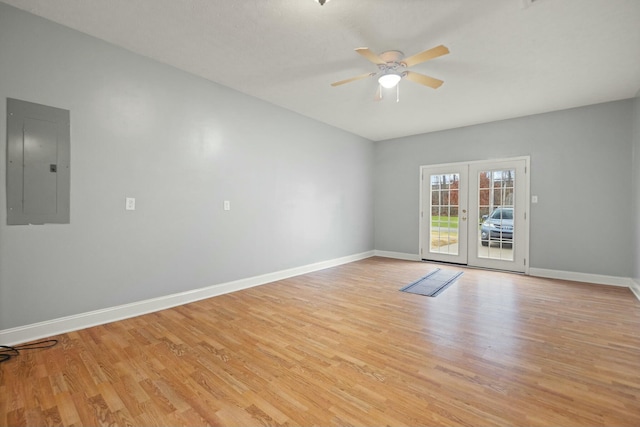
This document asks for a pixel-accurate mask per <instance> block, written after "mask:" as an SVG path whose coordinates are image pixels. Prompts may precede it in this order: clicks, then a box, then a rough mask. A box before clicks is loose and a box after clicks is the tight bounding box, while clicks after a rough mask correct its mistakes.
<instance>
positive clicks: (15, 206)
mask: <svg viewBox="0 0 640 427" xmlns="http://www.w3.org/2000/svg"><path fill="white" fill-rule="evenodd" d="M69 116H70V114H69V110H63V109H60V108H55V107H48V106H46V105H40V104H35V103H32V102H26V101H20V100H18V99H11V98H7V224H8V225H26V224H68V223H69V178H70V164H69V163H70V148H69V144H70V121H69Z"/></svg>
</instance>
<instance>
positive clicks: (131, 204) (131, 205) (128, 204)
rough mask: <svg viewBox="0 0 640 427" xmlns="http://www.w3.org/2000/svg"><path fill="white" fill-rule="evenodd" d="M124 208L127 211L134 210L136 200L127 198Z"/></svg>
mask: <svg viewBox="0 0 640 427" xmlns="http://www.w3.org/2000/svg"><path fill="white" fill-rule="evenodd" d="M124 208H125V209H126V210H128V211H135V210H136V199H135V198H133V197H127V199H126V202H125V205H124Z"/></svg>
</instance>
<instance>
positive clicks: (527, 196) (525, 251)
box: [418, 156, 531, 275]
mask: <svg viewBox="0 0 640 427" xmlns="http://www.w3.org/2000/svg"><path fill="white" fill-rule="evenodd" d="M521 160H524V161H525V176H524V180H525V184H524V210H525V212H524V224H523V226H524V227H523V228H524V236H523V239H524V242H525V244H522V243H521V244H520V245H519V246H520V248H519V250H521V251H522V255H523V256H524V263H525V264H524V269H523V270H524V274H527V275H528V274H529V242H530V239H529V236H530V226H529V224H530V222H531V221H530V218H529V217H530V212H531V204H530V201H531V167H530V164H531V158H530V156H520V157H509V158H503V159H488V160H472V161H467V162H455V163H442V164H433V165H422V166H420V174H419V175H418V179H419V180H420V195H419V200H420V204H419V212H418V218H419V231H418V232H419V233H420V234H419V239H418V254H420V255H419V256H420V259H424V255H423V254H427V253H428V251H429V248H428V247H424V244H423V242H424V241H426V239H425V238H424V236H425V233H428V232H429V229H428V228H427V227H426V226H425V225H424V221H423V215H424V205H423V203H424V202H425V200H423V199H424V197H423V195H424V191H425V189H424V188H423V179H422V177H423V173H424V171H425V170H426V169H427V168H436V167H437V168H451V169H454V168H460V167H462V166H467V167H469V166H471V165H479V164H486V165H493V164H495V163H500V162H509V161H521ZM469 191H476V189H469ZM472 222H473V221H467V224H468V227H469V231H471V227H473V226H472ZM520 226H522V225H520ZM468 234H469V233H468ZM470 246H471V245H467V247H470ZM468 259H471V257H468ZM519 271H522V270H519Z"/></svg>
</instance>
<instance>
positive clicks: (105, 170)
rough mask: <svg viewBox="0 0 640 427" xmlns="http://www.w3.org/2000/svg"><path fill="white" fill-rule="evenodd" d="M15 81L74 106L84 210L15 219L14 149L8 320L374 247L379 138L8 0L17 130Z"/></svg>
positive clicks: (21, 92)
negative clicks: (58, 221)
mask: <svg viewBox="0 0 640 427" xmlns="http://www.w3.org/2000/svg"><path fill="white" fill-rule="evenodd" d="M7 97H10V98H18V99H22V100H26V101H31V102H36V103H41V104H45V105H51V106H55V107H59V108H64V109H68V110H70V111H71V223H70V224H69V225H44V226H7V225H6V193H5V174H6V169H5V154H6V153H5V150H4V149H2V150H0V165H2V166H1V168H2V170H0V192H1V194H0V329H6V328H10V327H15V326H20V325H26V324H31V323H34V322H39V321H44V320H48V319H54V318H58V317H61V316H66V315H72V314H76V313H82V312H86V311H90V310H95V309H100V308H104V307H111V306H115V305H119V304H124V303H129V302H133V301H137V300H143V299H148V298H153V297H158V296H163V295H167V294H172V293H176V292H181V291H186V290H191V289H196V288H201V287H206V286H210V285H215V284H218V283H223V282H227V281H231V280H235V279H241V278H247V277H252V276H255V275H260V274H263V273H269V272H274V271H279V270H282V269H287V268H291V267H296V266H302V265H306V264H310V263H314V262H318V261H323V260H328V259H334V258H338V257H342V256H347V255H352V254H356V253H361V252H364V251H369V250H372V249H373V237H372V236H373V228H372V227H373V189H372V184H373V171H372V165H373V144H372V143H371V142H370V141H368V140H366V139H363V138H360V137H357V136H354V135H351V134H348V133H346V132H343V131H340V130H337V129H335V128H332V127H329V126H327V125H324V124H321V123H318V122H316V121H313V120H310V119H307V118H305V117H302V116H300V115H297V114H294V113H292V112H289V111H286V110H283V109H281V108H278V107H275V106H273V105H271V104H267V103H264V102H262V101H259V100H257V99H255V98H251V97H248V96H245V95H242V94H240V93H238V92H235V91H233V90H231V89H228V88H225V87H222V86H220V85H217V84H214V83H211V82H208V81H205V80H203V79H200V78H197V77H194V76H191V75H188V74H186V73H183V72H181V71H178V70H176V69H174V68H171V67H169V66H165V65H162V64H159V63H157V62H154V61H152V60H148V59H145V58H143V57H140V56H137V55H134V54H132V53H130V52H128V51H125V50H123V49H120V48H117V47H114V46H112V45H109V44H107V43H104V42H101V41H99V40H96V39H94V38H91V37H88V36H86V35H83V34H81V33H78V32H75V31H72V30H69V29H67V28H64V27H62V26H59V25H57V24H54V23H51V22H49V21H46V20H43V19H40V18H38V17H35V16H33V15H30V14H27V13H24V12H22V11H18V10H17V9H14V8H12V7H9V6H7V5H4V4H1V3H0V118H2V119H1V120H0V135H2V141H3V146H4V139H5V135H6V121H5V119H4V117H6V98H7ZM127 196H131V197H135V198H136V203H137V210H136V211H133V212H131V211H125V209H124V206H125V205H124V204H125V197H127ZM223 200H230V201H231V208H232V209H231V211H229V212H224V211H223V210H222V206H223Z"/></svg>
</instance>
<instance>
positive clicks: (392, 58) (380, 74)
mask: <svg viewBox="0 0 640 427" xmlns="http://www.w3.org/2000/svg"><path fill="white" fill-rule="evenodd" d="M356 52H358V53H359V54H360V55H362V56H364V57H365V58H366V59H368V60H369V61H371V62H372V63H374V64H376V65H377V66H378V71H376V72H373V73H366V74H360V75H359V76H355V77H351V78H350V79H346V80H340V81H339V82H335V83H331V86H334V87H335V86H340V85H343V84H345V83H351V82H354V81H356V80H361V79H366V78H367V77H377V78H378V83H380V87H379V90H378V92H377V93H376V98H375V99H376V100H380V99H382V87H384V88H388V89H389V88H393V87H396V86H397V85H398V83H399V82H400V80H401V79H403V78H406V79H407V80H411V81H412V82H414V83H419V84H421V85H424V86H428V87H430V88H433V89H437V88H439V87H440V86H441V85H442V83H444V82H443V81H442V80H439V79H436V78H433V77H429V76H426V75H424V74H420V73H416V72H415V71H408V70H407V68H409V67H412V66H414V65H416V64H421V63H423V62H426V61H429V60H430V59H434V58H438V57H439V56H442V55H446V54H448V53H449V49H448V48H447V47H446V46H444V45H440V46H436V47H434V48H431V49H427V50H425V51H424V52H420V53H417V54H415V55H413V56H410V57H408V58H404V54H403V53H402V52H400V51H398V50H389V51H387V52H383V53H381V54H380V55H376V54H375V53H373V52H372V51H371V50H370V49H369V48H366V47H360V48H358V49H356Z"/></svg>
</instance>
